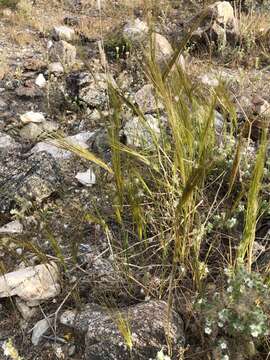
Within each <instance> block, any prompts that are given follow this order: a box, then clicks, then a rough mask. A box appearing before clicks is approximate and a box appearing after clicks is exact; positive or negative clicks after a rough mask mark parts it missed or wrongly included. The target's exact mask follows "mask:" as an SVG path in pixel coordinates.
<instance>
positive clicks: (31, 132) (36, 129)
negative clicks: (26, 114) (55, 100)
mask: <svg viewBox="0 0 270 360" xmlns="http://www.w3.org/2000/svg"><path fill="white" fill-rule="evenodd" d="M41 134H42V128H41V126H39V125H38V124H35V123H30V124H27V125H25V126H24V127H23V128H22V129H21V130H20V136H21V138H23V139H26V140H36V139H37V138H38V137H39V136H40V135H41Z"/></svg>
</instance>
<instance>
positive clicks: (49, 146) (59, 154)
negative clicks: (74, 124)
mask: <svg viewBox="0 0 270 360" xmlns="http://www.w3.org/2000/svg"><path fill="white" fill-rule="evenodd" d="M93 135H94V133H93V132H89V131H85V132H81V133H79V134H76V135H73V136H68V137H66V138H65V139H64V140H65V141H66V142H67V143H69V144H71V145H73V146H77V147H80V148H83V149H87V148H88V143H87V142H88V141H89V139H90V138H91V137H92V136H93ZM40 152H46V153H48V154H50V155H51V156H52V157H53V158H54V159H56V160H65V159H69V158H70V157H71V156H72V152H71V151H69V150H66V149H62V148H60V147H59V146H58V145H57V140H50V139H49V140H47V141H42V142H39V143H37V144H36V145H35V146H34V147H33V149H32V150H31V154H37V153H40Z"/></svg>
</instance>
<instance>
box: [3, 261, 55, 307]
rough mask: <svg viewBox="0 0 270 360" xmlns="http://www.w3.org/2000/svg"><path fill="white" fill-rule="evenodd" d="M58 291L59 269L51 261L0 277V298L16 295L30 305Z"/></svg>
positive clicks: (51, 296)
mask: <svg viewBox="0 0 270 360" xmlns="http://www.w3.org/2000/svg"><path fill="white" fill-rule="evenodd" d="M59 293H60V284H59V271H58V268H57V265H56V264H55V263H53V262H51V263H48V264H41V265H37V266H29V267H27V268H24V269H20V270H18V271H14V272H11V273H7V274H5V275H3V276H1V277H0V298H4V297H10V296H14V295H17V296H19V297H20V298H21V299H22V300H24V301H26V302H27V303H29V302H30V304H31V305H38V304H39V302H42V301H44V300H48V299H51V298H53V297H55V296H57V295H58V294H59Z"/></svg>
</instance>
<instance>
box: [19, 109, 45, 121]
mask: <svg viewBox="0 0 270 360" xmlns="http://www.w3.org/2000/svg"><path fill="white" fill-rule="evenodd" d="M20 119H21V122H22V123H24V124H28V123H38V124H39V123H42V122H43V121H45V117H44V115H43V114H42V113H40V112H34V111H28V112H26V113H25V114H23V115H21V116H20Z"/></svg>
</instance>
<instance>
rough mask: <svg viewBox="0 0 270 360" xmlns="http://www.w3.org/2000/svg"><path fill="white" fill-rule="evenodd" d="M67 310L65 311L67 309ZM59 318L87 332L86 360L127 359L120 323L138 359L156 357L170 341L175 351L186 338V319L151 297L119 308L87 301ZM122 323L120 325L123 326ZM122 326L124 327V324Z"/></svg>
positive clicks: (175, 351) (128, 355)
mask: <svg viewBox="0 0 270 360" xmlns="http://www.w3.org/2000/svg"><path fill="white" fill-rule="evenodd" d="M64 314H65V313H64ZM64 314H63V315H62V316H61V319H60V321H61V322H62V323H63V322H64V323H65V324H66V325H68V326H71V327H73V328H75V330H77V331H79V332H82V333H85V332H86V336H85V346H86V348H85V359H86V360H90V359H91V360H93V359H95V360H126V359H128V358H129V357H130V349H129V348H128V347H127V345H126V343H125V340H124V338H123V335H122V334H121V331H120V326H121V325H122V326H123V323H124V324H125V323H126V326H127V327H128V329H129V330H130V337H131V338H130V341H131V343H132V349H131V352H132V355H133V356H132V357H133V358H134V359H136V360H145V359H150V358H152V359H154V358H156V355H157V352H158V351H160V349H161V348H163V347H165V344H167V343H168V341H169V343H170V345H171V347H172V351H173V353H177V349H179V348H180V347H182V346H183V345H184V342H185V337H184V330H183V321H182V319H181V318H180V316H179V315H178V314H177V313H176V312H175V311H174V310H172V311H171V313H170V315H169V312H168V306H167V304H166V303H165V302H163V301H154V300H153V301H149V302H145V303H141V304H137V305H134V306H130V307H127V308H125V309H122V310H120V311H115V310H111V312H109V313H108V311H107V310H104V309H102V308H101V307H99V306H98V305H96V304H90V305H88V307H87V309H86V310H85V311H83V312H81V313H79V314H76V312H73V313H72V312H71V311H69V312H68V313H66V314H65V316H64ZM122 326H121V327H122ZM122 328H123V327H122Z"/></svg>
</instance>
